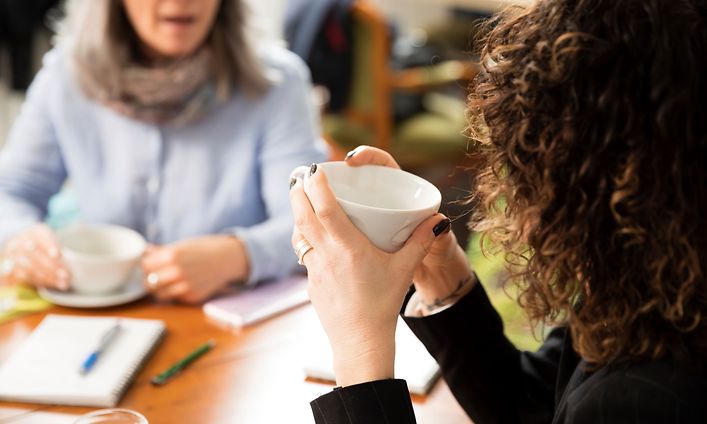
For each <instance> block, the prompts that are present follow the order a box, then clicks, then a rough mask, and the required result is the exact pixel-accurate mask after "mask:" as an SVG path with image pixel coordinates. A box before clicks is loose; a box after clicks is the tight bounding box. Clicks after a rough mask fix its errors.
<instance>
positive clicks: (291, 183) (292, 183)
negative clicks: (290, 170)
mask: <svg viewBox="0 0 707 424" xmlns="http://www.w3.org/2000/svg"><path fill="white" fill-rule="evenodd" d="M295 184H297V178H294V177H292V178H290V190H292V187H294V186H295Z"/></svg>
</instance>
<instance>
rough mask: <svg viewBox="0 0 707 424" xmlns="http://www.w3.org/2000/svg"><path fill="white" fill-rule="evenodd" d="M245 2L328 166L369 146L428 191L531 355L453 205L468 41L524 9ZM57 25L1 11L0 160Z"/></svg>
mask: <svg viewBox="0 0 707 424" xmlns="http://www.w3.org/2000/svg"><path fill="white" fill-rule="evenodd" d="M245 1H246V2H248V3H249V4H250V9H251V11H252V14H253V16H254V18H255V19H254V20H253V21H254V22H255V25H254V28H253V37H255V38H256V40H257V42H263V43H265V42H275V43H281V44H282V45H284V46H286V47H287V48H289V49H290V50H292V51H293V52H295V53H296V54H298V55H299V56H300V57H302V59H304V61H305V62H306V63H307V64H308V66H309V68H310V71H311V74H312V79H313V83H314V87H313V90H312V96H313V98H314V99H315V101H316V104H317V105H318V107H319V110H320V116H321V124H322V131H323V134H322V135H323V137H324V139H325V140H326V141H327V144H328V146H329V150H330V157H331V158H332V159H335V160H336V159H341V158H343V155H345V153H346V152H347V151H349V150H350V149H352V148H353V147H355V146H357V145H360V144H368V145H374V146H377V147H381V148H383V149H385V150H387V151H389V152H391V153H392V154H393V155H394V156H395V158H396V159H397V160H398V161H399V163H400V164H401V165H402V166H403V168H404V169H407V170H409V171H411V172H413V173H416V174H418V175H421V176H423V177H424V178H427V179H428V180H430V181H432V182H433V183H434V184H435V185H437V186H438V187H439V188H440V189H441V191H442V193H443V198H444V199H443V200H444V201H443V204H444V205H445V206H444V207H443V212H444V213H446V214H447V215H448V216H450V217H451V218H453V219H454V223H453V229H454V231H455V233H456V234H457V237H458V239H459V241H460V243H461V244H462V245H463V246H464V247H465V248H467V251H468V252H469V257H470V260H471V261H472V262H473V263H474V266H475V268H476V269H477V272H478V274H479V276H480V277H481V280H482V282H483V283H484V285H485V286H486V287H487V290H488V291H489V293H491V296H492V298H493V302H494V303H495V306H496V307H497V309H498V310H499V311H500V312H501V314H502V315H503V317H504V320H505V321H506V326H507V332H508V333H509V336H510V337H511V338H512V339H513V340H514V341H515V342H516V343H517V344H518V345H519V346H520V347H524V348H532V347H534V346H536V345H537V341H536V340H535V338H534V337H533V336H532V334H531V333H532V332H531V331H529V328H528V326H527V325H526V324H525V319H523V317H522V316H521V312H520V310H519V309H518V308H516V307H515V303H514V302H513V300H512V298H509V297H508V296H506V294H505V293H504V289H503V288H502V284H501V283H502V281H503V276H504V272H503V257H502V255H498V256H492V257H487V256H484V255H483V254H482V253H481V249H480V248H479V240H478V237H475V236H474V235H473V234H470V233H469V231H468V230H467V228H466V225H465V224H466V221H467V219H466V218H465V216H464V212H463V211H468V210H469V206H468V205H464V204H462V202H463V200H464V199H465V198H467V197H468V195H469V193H470V191H471V189H472V187H473V181H469V179H468V177H467V176H466V173H464V172H463V169H464V168H465V167H468V166H470V164H469V163H468V162H467V153H468V152H469V149H470V146H469V145H468V142H467V139H466V137H465V135H464V129H465V125H466V120H465V116H464V102H465V98H466V96H467V89H468V85H469V82H470V81H471V79H473V77H474V75H475V74H476V72H477V67H476V65H475V54H474V48H475V46H474V39H475V37H476V36H477V35H478V34H477V32H478V28H479V25H480V23H482V22H483V20H484V19H486V18H487V17H488V16H489V15H490V14H491V13H493V12H494V11H497V10H499V9H501V8H503V7H505V6H508V5H511V4H512V3H518V2H520V3H523V2H527V1H529V0H515V1H514V0H266V1H264V0H245ZM62 16H63V1H60V0H32V1H18V0H0V148H2V145H3V143H4V142H5V139H6V138H7V134H8V132H9V130H10V128H11V125H12V122H13V120H14V119H15V117H16V116H17V113H18V112H19V110H20V107H21V105H22V101H23V98H24V92H25V90H26V89H27V87H28V86H29V84H30V83H31V81H32V78H33V77H34V75H35V73H36V72H37V70H38V69H39V68H40V66H41V58H42V56H43V55H44V53H46V52H47V51H48V50H49V49H50V48H51V46H52V44H53V38H54V36H55V34H56V31H57V29H58V25H60V22H61V18H62ZM71 209H72V205H71V202H70V200H66V199H64V200H62V199H57V200H56V201H54V202H53V203H52V209H51V212H50V219H59V220H61V219H65V217H67V216H70V215H71ZM509 294H511V295H512V293H509ZM511 297H512V296H511Z"/></svg>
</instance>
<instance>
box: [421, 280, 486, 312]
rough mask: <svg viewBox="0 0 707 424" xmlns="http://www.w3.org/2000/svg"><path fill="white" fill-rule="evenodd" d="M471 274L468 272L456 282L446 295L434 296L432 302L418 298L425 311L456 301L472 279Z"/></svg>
mask: <svg viewBox="0 0 707 424" xmlns="http://www.w3.org/2000/svg"><path fill="white" fill-rule="evenodd" d="M473 278H474V277H473V274H469V275H468V276H466V278H463V279H461V280H459V283H457V287H456V288H455V289H454V290H453V291H452V292H451V293H449V294H448V295H446V296H444V297H442V298H439V297H438V298H436V299H435V300H433V301H432V303H427V302H425V301H424V300H422V299H421V300H420V303H422V306H423V307H424V308H425V310H426V311H427V312H431V311H434V310H435V309H437V308H441V307H442V306H446V305H449V304H450V303H453V302H456V301H457V300H458V299H459V298H460V297H461V296H462V293H463V291H464V289H465V288H466V287H467V286H468V285H469V284H471V282H472V280H473Z"/></svg>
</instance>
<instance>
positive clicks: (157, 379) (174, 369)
mask: <svg viewBox="0 0 707 424" xmlns="http://www.w3.org/2000/svg"><path fill="white" fill-rule="evenodd" d="M214 346H216V342H215V341H213V340H209V341H208V342H206V343H204V344H203V345H201V346H199V347H197V348H196V349H194V351H193V352H192V353H190V354H189V355H187V356H186V358H184V359H182V360H180V361H179V362H177V363H175V364H174V365H172V366H171V367H169V369H167V371H164V372H162V373H160V374H158V375H156V376H154V377H152V380H151V381H152V384H154V385H158V386H161V385H163V384H165V383H166V382H167V381H168V380H169V379H170V378H172V377H174V376H175V375H177V374H179V372H180V371H182V370H183V369H184V368H186V367H187V365H189V364H191V363H192V362H194V361H195V360H196V359H197V358H199V357H200V356H201V355H203V354H205V353H206V352H208V351H210V350H211V348H212V347H214Z"/></svg>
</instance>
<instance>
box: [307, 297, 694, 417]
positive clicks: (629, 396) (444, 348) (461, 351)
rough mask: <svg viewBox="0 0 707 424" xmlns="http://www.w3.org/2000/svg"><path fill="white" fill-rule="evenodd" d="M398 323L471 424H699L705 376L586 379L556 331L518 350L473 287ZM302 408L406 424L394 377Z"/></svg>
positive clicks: (633, 373) (638, 369)
mask: <svg viewBox="0 0 707 424" xmlns="http://www.w3.org/2000/svg"><path fill="white" fill-rule="evenodd" d="M405 321H406V322H407V323H408V325H409V326H410V328H411V329H412V330H413V332H414V333H415V334H416V335H417V337H419V338H420V340H422V342H423V343H424V344H425V346H426V347H427V349H428V350H429V351H430V353H431V354H432V355H433V356H434V357H435V359H436V360H437V362H439V364H440V367H441V368H442V375H443V376H444V379H445V380H446V381H447V384H448V385H449V387H450V389H451V391H452V393H453V394H454V396H455V397H456V399H457V401H458V402H459V403H460V405H461V406H462V407H463V408H464V410H465V411H466V413H467V414H468V415H469V416H470V417H471V418H472V420H473V421H474V423H476V424H487V423H503V424H505V423H524V424H536V423H538V424H539V423H548V424H549V423H553V424H614V423H616V424H618V423H621V424H652V423H656V424H658V423H660V424H672V423H700V424H705V423H707V379H706V378H705V377H704V376H701V375H696V374H692V373H690V372H689V371H687V370H685V369H683V368H681V367H679V366H677V365H676V364H675V363H674V362H673V361H671V360H669V359H665V360H660V361H650V362H644V363H638V364H634V365H631V366H627V367H611V368H610V367H604V368H600V369H598V370H596V371H595V372H589V371H587V370H586V369H585V364H584V362H583V361H582V360H581V359H580V358H579V356H578V355H577V354H576V352H575V351H574V350H573V349H572V341H571V339H570V335H569V332H568V331H567V329H566V328H565V327H559V328H555V329H553V330H552V331H551V332H550V334H549V335H548V337H547V339H546V341H545V343H544V344H543V346H542V347H541V348H540V349H539V350H538V351H537V352H535V353H528V352H521V351H519V350H517V349H516V348H515V347H514V346H513V345H512V344H511V343H510V342H509V341H508V340H507V339H506V338H505V336H504V335H503V325H502V322H501V319H500V317H499V316H498V314H497V313H496V311H495V310H494V309H493V307H492V306H491V304H490V303H489V301H488V298H487V297H486V293H485V292H484V290H483V288H482V287H481V285H480V284H477V286H476V287H475V288H474V289H473V290H472V291H471V292H470V293H469V294H467V295H466V296H465V297H464V298H463V299H461V300H460V301H459V302H457V304H455V305H454V306H452V307H451V308H449V309H447V310H445V311H442V312H440V313H438V314H435V315H431V316H429V317H425V318H405ZM311 406H312V411H313V413H314V418H315V421H316V422H317V423H322V424H324V423H328V424H334V423H351V424H353V423H366V424H373V423H391V424H392V423H414V422H415V417H414V414H413V410H412V405H411V403H410V396H409V394H408V392H407V385H406V384H405V382H404V381H403V380H381V381H373V382H369V383H363V384H359V385H355V386H348V387H344V388H337V389H334V391H332V392H331V393H328V394H326V395H323V396H321V397H319V398H318V399H316V400H314V401H313V402H312V404H311Z"/></svg>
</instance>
